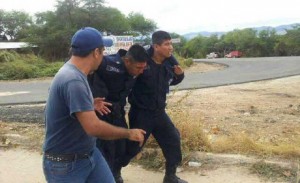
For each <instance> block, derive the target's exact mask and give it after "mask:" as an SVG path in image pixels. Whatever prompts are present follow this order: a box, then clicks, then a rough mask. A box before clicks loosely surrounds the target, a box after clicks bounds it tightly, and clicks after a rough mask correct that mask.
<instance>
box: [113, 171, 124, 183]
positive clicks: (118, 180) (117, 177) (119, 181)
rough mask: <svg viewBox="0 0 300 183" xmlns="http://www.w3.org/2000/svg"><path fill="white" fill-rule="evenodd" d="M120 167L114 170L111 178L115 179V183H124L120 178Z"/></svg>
mask: <svg viewBox="0 0 300 183" xmlns="http://www.w3.org/2000/svg"><path fill="white" fill-rule="evenodd" d="M121 169H122V168H121V167H118V168H115V169H114V171H113V176H114V178H115V181H116V183H124V181H123V178H122V176H121Z"/></svg>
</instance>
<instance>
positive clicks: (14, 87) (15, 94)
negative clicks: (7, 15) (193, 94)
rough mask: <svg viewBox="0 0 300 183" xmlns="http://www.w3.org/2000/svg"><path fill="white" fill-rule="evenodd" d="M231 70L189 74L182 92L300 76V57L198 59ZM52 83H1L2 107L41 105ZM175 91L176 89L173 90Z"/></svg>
mask: <svg viewBox="0 0 300 183" xmlns="http://www.w3.org/2000/svg"><path fill="white" fill-rule="evenodd" d="M195 61H196V62H215V63H220V64H225V65H227V66H228V67H227V68H225V69H223V70H220V71H212V72H206V73H187V74H186V78H185V79H184V81H183V82H182V83H181V84H180V85H178V86H177V87H176V88H178V89H180V90H181V89H193V88H206V87H214V86H220V85H230V84H235V83H245V82H251V81H259V80H265V79H272V78H280V77H287V76H293V75H300V57H266V58H238V59H237V58H236V59H196V60H195ZM50 83H51V80H50V79H48V80H35V81H26V82H15V81H14V82H0V104H16V103H41V102H45V101H46V99H47V96H48V87H49V85H50ZM171 89H174V87H172V88H171Z"/></svg>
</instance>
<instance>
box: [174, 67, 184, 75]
mask: <svg viewBox="0 0 300 183" xmlns="http://www.w3.org/2000/svg"><path fill="white" fill-rule="evenodd" d="M174 73H175V74H176V75H181V74H183V69H182V68H181V67H180V66H179V65H174Z"/></svg>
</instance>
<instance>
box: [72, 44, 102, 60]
mask: <svg viewBox="0 0 300 183" xmlns="http://www.w3.org/2000/svg"><path fill="white" fill-rule="evenodd" d="M95 49H96V48H95ZM95 49H92V50H87V51H84V52H76V51H75V50H74V49H73V48H72V47H71V48H70V50H69V52H70V54H71V55H74V56H77V57H82V58H84V57H87V56H88V55H89V54H90V53H92V52H93V51H94V50H95ZM98 49H99V50H102V49H103V46H100V47H98Z"/></svg>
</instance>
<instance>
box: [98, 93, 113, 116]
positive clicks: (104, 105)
mask: <svg viewBox="0 0 300 183" xmlns="http://www.w3.org/2000/svg"><path fill="white" fill-rule="evenodd" d="M104 100H105V98H100V97H98V98H94V108H95V110H96V111H98V112H99V113H100V115H101V116H103V115H106V114H108V113H110V112H111V111H110V110H109V108H108V106H112V104H111V103H109V102H105V101H104Z"/></svg>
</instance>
